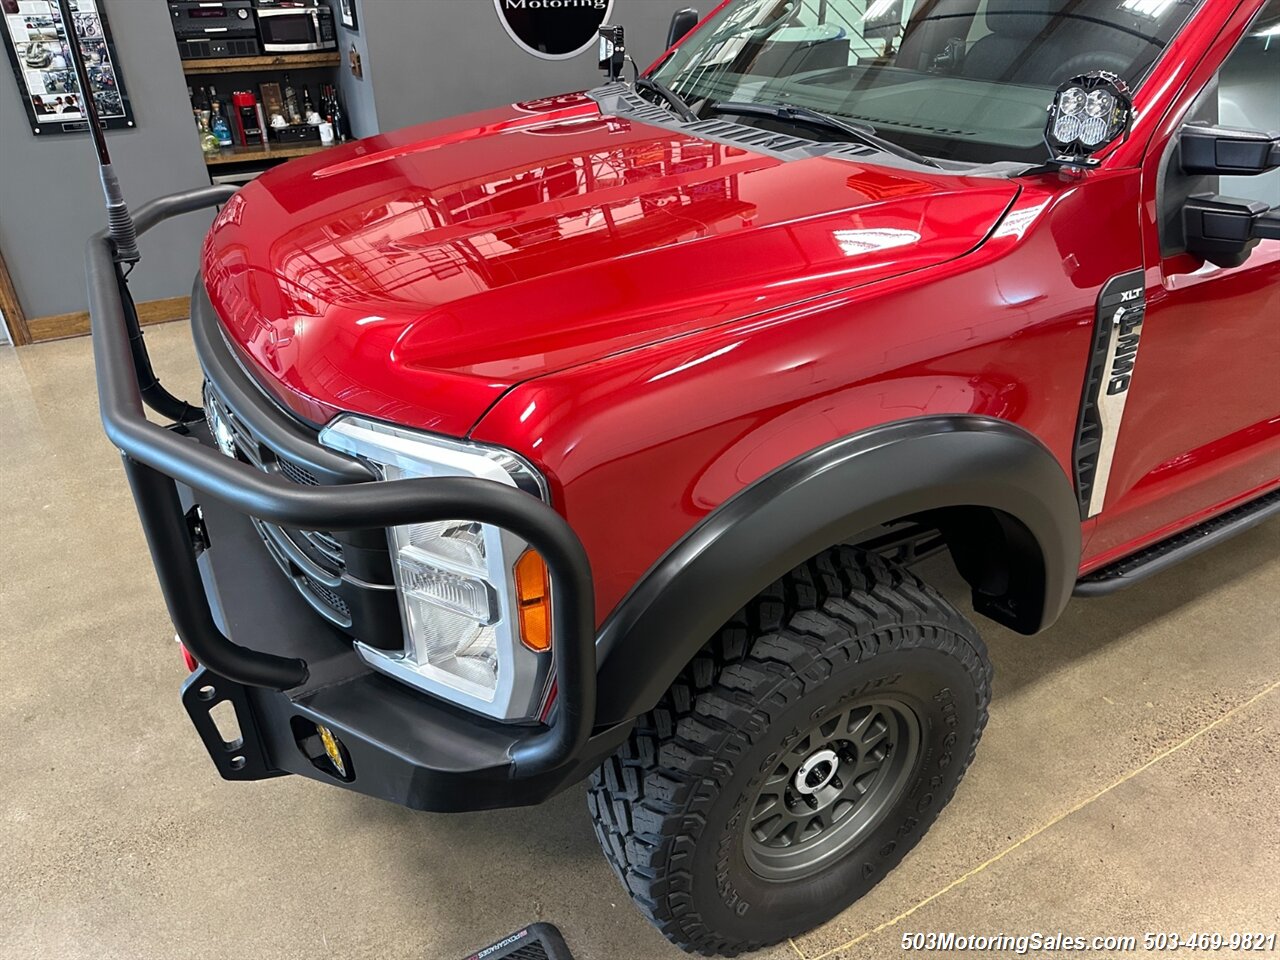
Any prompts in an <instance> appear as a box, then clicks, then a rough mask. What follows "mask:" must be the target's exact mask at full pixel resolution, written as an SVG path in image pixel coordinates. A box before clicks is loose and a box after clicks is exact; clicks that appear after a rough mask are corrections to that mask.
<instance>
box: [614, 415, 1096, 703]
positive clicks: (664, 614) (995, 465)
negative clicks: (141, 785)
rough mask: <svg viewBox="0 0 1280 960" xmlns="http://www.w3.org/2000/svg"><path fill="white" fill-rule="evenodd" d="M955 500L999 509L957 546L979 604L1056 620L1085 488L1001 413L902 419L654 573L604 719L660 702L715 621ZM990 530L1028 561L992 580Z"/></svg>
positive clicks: (1031, 624) (776, 487) (740, 500)
mask: <svg viewBox="0 0 1280 960" xmlns="http://www.w3.org/2000/svg"><path fill="white" fill-rule="evenodd" d="M949 507H986V508H990V513H991V515H992V516H993V517H997V518H999V519H998V520H997V521H995V523H994V524H992V525H990V526H989V528H984V527H979V528H970V529H968V531H967V536H966V537H965V540H966V544H967V545H966V548H965V552H966V553H967V556H962V555H961V553H959V552H957V547H956V545H955V544H954V543H952V544H951V549H952V552H953V555H954V556H955V558H956V561H957V565H958V566H959V567H960V569H961V572H962V573H963V574H964V575H965V576H966V579H968V580H969V582H970V584H971V585H972V586H973V587H974V601H975V604H976V605H977V607H978V609H979V610H981V612H983V613H984V614H986V615H988V616H991V617H992V618H993V619H996V620H999V621H1000V622H1002V623H1005V624H1007V625H1008V626H1010V627H1012V628H1013V629H1015V630H1018V631H1019V632H1021V633H1035V632H1036V631H1038V630H1041V629H1044V628H1045V627H1047V626H1048V625H1049V624H1051V623H1052V622H1053V621H1054V620H1055V619H1057V617H1058V615H1059V614H1060V613H1061V612H1062V609H1063V607H1064V606H1065V605H1066V603H1067V600H1068V599H1069V598H1070V596H1071V591H1072V588H1073V587H1074V585H1075V582H1076V578H1077V575H1078V573H1079V565H1080V549H1081V535H1080V508H1079V504H1078V502H1077V500H1076V495H1075V490H1074V488H1073V486H1072V483H1071V480H1070V478H1069V477H1068V476H1067V474H1066V472H1065V471H1064V470H1063V468H1062V465H1061V464H1060V463H1059V462H1058V460H1057V458H1056V457H1055V456H1054V455H1053V453H1052V452H1051V451H1050V450H1049V449H1048V448H1047V447H1046V446H1045V445H1044V444H1043V443H1041V442H1040V440H1038V439H1037V438H1036V437H1035V436H1033V435H1032V434H1031V433H1029V432H1028V431H1026V430H1025V429H1023V428H1022V427H1019V426H1017V425H1015V424H1013V423H1010V422H1008V421H1005V420H998V419H995V418H992V417H985V416H978V415H970V414H957V415H945V416H930V417H917V418H912V419H908V420H900V421H895V422H893V423H888V424H884V425H882V426H877V427H874V428H872V429H870V430H867V431H865V432H862V433H858V434H855V435H853V436H850V437H845V438H842V439H840V440H836V441H833V442H832V443H829V444H827V445H825V446H822V447H819V448H817V449H815V450H812V451H810V452H808V453H805V454H802V455H801V456H799V457H797V458H796V459H794V460H791V461H790V462H788V463H786V464H784V465H782V466H781V467H779V468H777V469H776V470H774V471H772V472H771V473H769V474H766V475H765V476H764V477H761V478H760V479H759V480H756V481H755V482H753V483H752V484H750V485H749V486H747V487H746V488H744V489H743V490H741V491H739V492H738V493H737V494H735V495H734V496H733V497H731V498H730V499H729V500H727V501H725V502H724V503H723V504H721V505H720V506H719V507H717V508H716V509H715V510H713V511H712V512H711V513H710V514H708V515H707V516H706V517H704V518H703V519H702V520H701V521H700V522H699V523H698V525H697V526H695V527H694V528H693V529H692V530H690V531H689V533H687V534H686V535H685V536H684V537H682V538H681V539H680V540H679V541H678V542H677V543H676V544H675V545H674V546H672V547H671V548H670V549H669V550H668V551H667V552H666V553H665V554H664V555H663V556H662V557H661V558H660V559H659V560H658V561H657V562H656V563H655V564H654V565H653V566H652V567H651V568H650V569H649V570H648V572H646V574H645V575H644V577H642V578H641V579H640V580H639V581H638V582H637V583H636V585H635V586H634V587H633V588H632V589H631V591H630V592H629V593H628V594H627V596H626V597H625V598H623V600H622V601H621V602H620V603H619V604H618V606H617V607H616V608H615V609H614V610H613V612H612V613H611V614H610V615H609V617H608V618H607V619H606V621H605V622H604V624H603V626H602V627H601V629H600V633H599V635H598V638H597V656H598V660H599V663H600V670H599V684H598V698H597V704H598V708H597V709H598V713H597V724H607V723H615V722H619V721H623V720H628V719H631V718H632V717H636V716H639V715H640V714H641V713H644V712H645V711H646V710H649V709H650V708H652V707H653V706H654V705H655V704H656V703H657V701H658V699H659V698H660V697H661V696H662V694H663V692H664V691H666V689H667V688H668V687H669V686H670V685H671V683H672V681H673V680H675V678H676V676H677V675H678V674H679V672H680V671H681V670H682V669H683V668H684V666H685V664H687V663H688V662H689V661H690V659H692V657H693V656H694V655H695V654H696V653H697V652H698V650H699V649H700V648H701V647H702V646H703V645H704V644H705V643H706V641H707V640H708V639H709V638H710V637H711V636H713V635H714V633H715V632H716V630H718V629H719V628H720V627H721V626H722V625H723V624H724V623H726V622H727V621H728V620H729V619H730V618H731V617H732V616H733V614H734V613H736V612H737V611H738V610H739V609H741V607H742V606H743V605H744V604H746V603H747V601H749V600H750V599H751V598H752V597H754V596H755V595H756V594H758V593H759V592H760V591H761V590H763V589H764V588H765V587H767V586H768V585H769V584H770V583H772V582H773V581H775V580H777V579H778V578H779V577H781V576H782V575H783V574H785V573H786V572H787V571H789V570H791V569H793V568H795V567H796V566H798V565H799V564H801V563H802V562H804V561H805V560H807V559H808V558H810V557H812V556H814V555H815V554H817V553H819V552H821V551H822V550H824V549H826V548H827V547H830V546H832V545H834V544H837V543H841V542H843V541H845V540H848V539H850V538H852V537H855V536H857V535H859V534H861V533H865V532H867V531H869V530H871V529H873V528H875V527H877V526H878V525H880V524H882V523H887V522H889V521H891V520H896V519H899V518H902V517H905V516H910V515H915V514H920V513H926V514H927V513H930V512H938V514H937V515H939V516H943V517H945V516H946V515H947V514H946V508H949ZM984 512H985V511H984ZM944 532H945V531H944ZM992 533H994V534H995V535H996V536H997V537H999V538H1000V545H999V549H1001V550H1012V551H1013V552H1014V556H1015V558H1016V560H1017V562H1016V563H1004V564H1002V567H1003V568H1005V569H1006V572H1005V573H1004V574H1002V578H1000V580H999V582H997V583H994V584H993V583H991V582H986V583H984V582H982V581H983V578H984V575H983V573H982V567H983V562H984V554H988V555H989V554H990V553H992V552H993V551H994V550H995V548H994V547H992V546H990V543H989V542H988V541H987V540H986V537H987V536H988V535H989V534H992ZM949 539H950V538H949Z"/></svg>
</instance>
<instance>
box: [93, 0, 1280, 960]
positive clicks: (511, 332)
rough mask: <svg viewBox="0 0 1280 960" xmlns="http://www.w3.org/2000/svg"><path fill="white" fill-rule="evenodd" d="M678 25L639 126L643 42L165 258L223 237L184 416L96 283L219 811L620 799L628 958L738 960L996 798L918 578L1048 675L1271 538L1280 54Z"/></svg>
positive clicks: (1083, 11) (952, 0) (845, 10)
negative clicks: (297, 787) (645, 942)
mask: <svg viewBox="0 0 1280 960" xmlns="http://www.w3.org/2000/svg"><path fill="white" fill-rule="evenodd" d="M689 19H690V17H689V15H688V13H687V12H684V11H682V12H681V14H679V15H678V16H677V22H676V26H677V27H678V29H673V31H672V33H673V35H672V38H671V40H672V44H671V48H670V49H669V50H667V51H666V53H665V54H664V55H663V56H662V57H661V58H660V59H659V60H658V62H657V63H656V64H654V65H653V66H652V67H650V68H649V69H648V70H647V71H646V72H645V73H643V75H638V76H636V77H635V79H634V80H633V81H630V82H628V81H626V80H621V79H619V78H618V77H617V71H616V63H617V61H618V60H620V59H621V56H620V54H622V45H621V43H620V38H619V37H618V36H617V34H616V32H614V33H611V34H610V35H609V36H610V44H611V47H612V49H611V50H610V51H608V53H609V54H610V55H609V56H608V57H606V59H607V61H608V65H609V73H610V77H609V78H608V82H606V83H605V84H603V85H602V86H600V87H598V88H596V89H594V90H590V91H587V92H585V93H576V94H571V95H566V96H563V97H559V98H551V99H545V100H539V101H535V102H526V103H518V104H514V105H512V106H509V107H504V108H500V109H494V110H489V111H486V112H483V113H480V114H476V115H472V116H468V117H463V118H458V119H451V120H443V121H440V122H437V123H431V124H427V125H424V126H421V127H416V128H413V129H408V130H402V131H398V132H394V133H390V134H386V135H382V136H378V137H373V138H370V139H367V140H362V141H359V142H355V143H352V144H350V145H347V146H344V147H339V148H335V149H332V150H329V151H326V152H325V153H323V154H321V155H319V156H315V157H310V158H306V159H302V160H298V161H295V162H291V163H288V164H285V165H284V166H281V167H278V168H276V169H274V170H271V171H270V172H268V173H266V174H264V175H263V176H261V177H260V178H258V179H257V180H255V181H254V182H252V183H250V184H249V185H247V186H245V187H244V188H243V189H240V190H238V191H232V190H230V189H229V188H224V187H212V188H204V189H201V190H196V191H193V192H191V193H188V194H181V195H176V196H172V197H166V198H162V199H160V200H157V201H153V202H152V203H151V204H149V205H147V207H146V208H144V209H143V210H141V211H140V213H139V216H138V223H137V226H138V228H139V229H140V230H146V229H148V228H149V227H151V226H152V225H154V224H155V223H157V222H159V221H160V220H163V219H165V218H167V217H170V216H174V215H177V214H180V213H184V212H187V211H190V210H195V209H199V208H201V207H207V206H210V205H215V204H216V205H220V210H219V212H218V213H217V216H216V219H215V220H214V223H213V227H212V229H211V230H210V231H209V234H208V238H207V240H206V242H205V244H204V248H203V254H202V258H201V263H200V269H199V275H198V277H197V278H196V281H195V285H194V288H193V292H192V306H193V316H192V330H193V335H194V342H195V347H196V351H197V354H198V356H199V360H200V362H201V364H202V366H203V369H204V372H205V375H206V385H205V391H204V398H203V402H202V403H201V404H199V405H186V404H183V403H181V402H179V401H177V400H176V399H175V398H173V397H171V396H170V395H169V394H168V393H167V392H166V391H165V390H164V388H163V387H161V386H160V385H159V383H158V382H157V381H156V380H155V377H154V375H153V374H152V372H151V368H150V364H149V362H148V360H147V357H146V352H145V348H144V347H143V346H142V341H141V339H140V337H138V336H134V334H136V332H137V325H136V317H135V316H134V313H133V309H132V302H131V301H130V299H129V297H128V291H127V288H126V286H125V284H124V282H123V271H122V269H121V266H120V263H119V260H120V259H121V258H120V256H119V249H118V247H117V245H114V244H113V243H112V242H111V241H110V240H109V239H108V238H107V237H105V236H99V237H97V238H95V239H94V240H93V241H92V242H91V244H90V247H89V285H90V295H91V312H92V317H93V337H94V347H95V352H96V359H97V375H98V378H99V382H100V391H101V401H102V411H103V420H104V423H105V425H106V429H107V432H108V434H109V436H110V437H111V439H112V440H113V442H114V443H115V444H116V445H117V446H118V447H119V448H120V449H121V451H122V452H123V454H124V463H125V468H126V472H127V474H128V478H129V481H130V483H131V484H132V487H133V489H134V491H135V494H136V500H137V506H138V511H139V513H140V515H141V517H142V520H143V525H144V527H145V529H146V532H147V536H148V540H149V544H150V547H151V550H152V553H153V555H154V558H155V562H156V570H157V573H158V576H159V579H160V583H161V586H162V588H163V592H164V595H165V598H166V601H167V603H168V606H169V610H170V613H171V615H172V618H173V620H174V623H175V626H176V628H177V630H178V635H179V638H180V640H181V642H182V644H183V648H184V651H186V653H187V656H188V661H189V665H190V666H191V668H192V670H193V671H194V672H193V673H192V674H191V676H190V678H189V679H188V681H187V683H186V685H185V687H184V688H183V693H182V699H183V702H184V704H185V706H186V708H187V710H188V711H189V713H190V715H191V718H192V720H193V721H194V724H195V727H196V729H197V730H198V731H199V733H200V735H201V736H202V738H203V739H204V742H205V743H206V745H207V747H208V749H209V753H210V755H211V757H212V758H213V761H214V763H215V765H216V766H217V769H218V771H219V772H220V773H221V774H222V775H223V776H224V777H227V778H229V779H234V780H253V779H261V778H266V777H273V776H277V775H281V774H285V773H294V774H301V775H303V776H307V777H311V778H313V779H316V780H320V781H323V782H328V783H332V784H335V785H338V786H342V787H345V788H347V789H350V790H355V791H359V792H361V793H366V794H370V795H373V796H377V797H381V798H384V799H387V800H390V801H392V802H395V803H399V804H404V805H406V806H409V807H414V808H419V809H424V810H436V811H454V810H475V809H481V808H492V807H502V806H513V805H519V804H531V803H537V802H539V801H541V800H543V799H544V798H546V797H548V796H550V795H552V794H554V793H556V792H558V791H560V790H563V789H565V788H567V787H569V786H571V785H572V784H575V783H577V782H579V781H581V780H582V779H584V778H587V779H588V781H589V787H588V803H589V805H590V809H591V814H592V816H593V818H594V820H595V824H596V830H597V833H598V835H599V839H600V844H601V846H602V848H603V850H604V853H605V855H606V856H607V857H608V858H609V860H610V862H611V863H612V864H613V866H614V868H615V870H616V871H617V874H618V876H619V877H620V878H621V880H622V882H623V883H624V884H625V886H626V889H627V890H628V892H629V893H630V895H631V896H632V898H633V899H634V901H635V903H636V905H637V906H638V907H639V908H640V909H641V910H643V911H644V912H645V913H646V914H647V915H648V916H649V917H650V918H651V919H652V921H653V922H654V924H656V925H657V926H658V928H659V929H660V930H661V931H662V932H663V933H664V934H665V935H666V936H667V937H668V938H670V939H671V940H672V941H673V942H675V943H676V944H678V945H680V946H682V947H684V948H686V949H688V950H691V951H698V952H702V953H719V954H725V955H732V954H735V953H739V952H742V951H747V950H752V949H756V948H758V947H760V946H762V945H765V944H769V943H772V942H775V941H778V940H780V939H782V938H784V937H787V936H789V935H794V934H798V933H800V932H801V931H804V930H806V929H808V928H811V927H812V926H814V925H815V924H818V923H820V922H822V921H823V920H825V919H827V918H828V917H830V916H832V915H833V914H835V913H836V912H838V911H839V910H841V909H843V908H844V907H845V906H847V905H848V904H849V903H850V902H852V901H853V900H855V899H856V898H858V897H859V896H861V895H862V894H864V893H865V892H866V891H867V890H868V889H870V888H871V887H872V886H873V885H874V884H876V883H877V882H878V881H879V880H880V879H881V878H883V877H884V875H885V874H886V873H887V872H888V871H889V870H891V869H892V868H893V866H894V865H895V864H896V863H898V861H900V860H901V859H902V857H903V856H904V855H905V854H906V853H907V852H908V851H909V850H910V849H911V848H912V847H913V846H914V845H915V844H916V843H917V842H918V841H919V840H920V838H921V836H922V835H923V834H924V833H925V831H926V830H927V829H928V828H929V826H930V824H931V823H932V822H933V820H934V819H935V818H936V817H937V816H938V814H939V812H940V811H941V809H942V808H943V807H944V806H945V805H946V803H947V801H948V800H949V798H950V797H951V795H952V794H953V792H954V791H955V790H956V788H957V786H958V784H959V782H960V779H961V777H962V775H963V773H964V771H965V768H966V767H967V766H968V764H969V762H970V760H971V759H972V758H973V756H974V750H975V748H976V747H977V743H978V739H979V736H980V734H981V732H982V729H983V726H984V724H985V722H986V719H987V707H988V701H989V699H990V695H991V669H992V668H991V664H990V662H989V661H988V657H987V653H986V650H985V648H984V646H983V643H982V640H981V639H980V637H979V634H978V631H977V629H976V628H975V626H974V625H973V624H971V623H970V622H969V621H968V620H967V619H966V618H965V617H964V616H962V615H961V614H960V613H959V612H957V610H956V609H955V607H953V606H952V605H951V604H950V603H949V602H948V601H947V600H946V599H944V598H943V596H942V595H940V594H939V593H938V592H937V590H936V589H935V588H934V587H932V586H931V585H930V584H929V583H926V582H924V581H923V580H922V579H920V578H919V576H918V575H917V574H916V573H913V572H912V566H913V565H914V564H915V563H916V561H918V560H919V559H921V558H923V557H926V556H929V555H931V554H933V553H937V552H941V551H946V552H947V553H948V554H949V555H950V557H951V558H952V559H953V560H954V563H955V566H956V567H957V569H958V571H959V573H960V574H961V575H962V576H963V578H964V579H965V580H966V581H967V582H968V584H969V585H970V586H971V588H972V599H973V606H974V608H975V609H976V610H977V611H978V613H979V614H981V615H982V616H983V617H987V618H990V619H992V620H995V621H996V622H998V623H1001V624H1004V625H1006V626H1008V627H1011V628H1012V629H1014V630H1016V631H1019V632H1022V633H1025V634H1034V633H1036V632H1037V631H1039V630H1043V629H1044V628H1045V627H1047V626H1048V625H1050V624H1052V623H1053V622H1054V620H1055V618H1057V616H1058V615H1059V614H1060V613H1061V611H1062V609H1063V607H1064V605H1065V604H1066V603H1067V601H1068V598H1069V597H1071V596H1072V595H1073V594H1075V595H1077V596H1095V595H1098V594H1103V593H1107V592H1109V591H1112V590H1115V589H1118V588H1120V587H1124V586H1127V585H1129V584H1131V583H1134V582H1136V581H1138V580H1141V579H1142V578H1143V577H1145V576H1148V575H1150V574H1153V573H1155V572H1157V571H1159V570H1160V569H1161V568H1163V567H1165V566H1166V565H1168V564H1170V563H1173V562H1175V561H1177V560H1179V559H1182V558H1184V557H1186V556H1188V555H1190V554H1192V553H1195V552H1197V551H1200V550H1203V549H1205V548H1206V547H1208V546H1210V545H1212V544H1215V543H1217V542H1219V541H1221V540H1223V539H1225V538H1226V537H1229V536H1231V535H1232V534H1234V533H1236V532H1239V531H1241V530H1243V529H1245V528H1247V527H1249V526H1251V525H1253V524H1256V523H1258V522H1260V521H1261V520H1263V519H1264V518H1266V517H1268V516H1272V515H1275V514H1276V513H1277V512H1280V377H1278V376H1277V371H1280V240H1277V239H1276V238H1277V237H1280V212H1278V211H1276V210H1273V207H1275V206H1276V205H1277V204H1280V182H1278V181H1277V179H1276V178H1277V176H1278V174H1277V173H1276V172H1275V171H1276V168H1277V167H1278V166H1280V140H1278V139H1277V134H1276V133H1275V132H1274V131H1275V130H1276V129H1277V128H1280V115H1278V114H1277V110H1278V109H1280V85H1278V80H1280V70H1278V69H1277V61H1278V60H1280V2H1278V0H1266V2H1265V3H1264V2H1263V0H1198V2H1197V0H1070V2H1066V0H1030V2H1011V0H923V2H912V0H905V2H901V0H873V2H869V3H863V2H860V0H858V2H855V0H825V2H821V3H819V2H801V0H730V2H727V3H725V4H722V5H721V6H719V7H718V8H717V9H716V10H715V11H714V12H712V13H711V15H710V16H708V17H707V18H706V19H704V20H703V21H702V22H701V23H699V24H697V25H696V26H695V27H694V28H693V29H692V31H691V32H687V33H686V32H685V28H686V27H687V26H688V20H689ZM1268 171H1270V172H1268ZM144 402H145V403H147V404H150V405H151V406H153V407H154V408H156V409H157V410H160V411H161V412H162V413H165V414H167V415H168V416H169V417H170V418H171V419H172V420H173V421H174V423H173V424H172V425H171V426H169V427H162V426H160V425H158V424H155V423H152V422H149V421H147V420H146V419H145V418H144V416H143V406H144ZM226 704H230V707H226V706H225V705H226ZM228 710H229V711H230V712H232V713H234V718H235V720H236V721H237V723H236V726H238V732H237V733H232V732H229V730H228V726H229V725H228V724H227V723H226V722H225V720H220V719H219V717H218V713H219V712H220V711H228Z"/></svg>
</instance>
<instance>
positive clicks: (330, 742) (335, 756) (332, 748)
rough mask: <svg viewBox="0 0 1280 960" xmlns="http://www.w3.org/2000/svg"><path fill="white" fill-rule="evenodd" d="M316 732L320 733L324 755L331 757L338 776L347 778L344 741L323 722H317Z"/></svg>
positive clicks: (330, 759) (330, 760)
mask: <svg viewBox="0 0 1280 960" xmlns="http://www.w3.org/2000/svg"><path fill="white" fill-rule="evenodd" d="M316 733H318V734H320V742H321V743H322V744H324V755H325V756H326V757H328V758H329V762H330V763H331V764H333V769H334V770H336V771H337V772H338V776H340V777H341V778H342V779H343V780H346V779H347V762H346V760H345V759H344V758H343V756H342V754H343V749H342V742H341V741H340V740H338V738H337V737H336V736H334V734H333V731H332V730H330V729H329V728H328V727H326V726H325V725H324V724H323V723H317V724H316Z"/></svg>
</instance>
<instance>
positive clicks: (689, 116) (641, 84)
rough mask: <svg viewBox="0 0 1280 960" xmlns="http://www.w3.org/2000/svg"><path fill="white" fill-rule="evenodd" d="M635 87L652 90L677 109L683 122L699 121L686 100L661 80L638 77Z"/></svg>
mask: <svg viewBox="0 0 1280 960" xmlns="http://www.w3.org/2000/svg"><path fill="white" fill-rule="evenodd" d="M635 85H636V87H637V89H640V90H652V91H653V92H654V93H656V94H657V95H658V96H660V97H661V98H662V99H663V100H665V101H667V103H669V104H671V106H672V107H673V108H674V109H675V112H676V113H677V114H679V115H680V119H681V120H697V119H698V115H697V114H696V113H694V112H693V110H692V108H691V107H690V106H689V104H687V103H685V101H684V98H683V97H681V96H680V94H678V93H676V92H675V91H674V90H672V89H671V88H670V87H668V86H667V85H666V84H665V83H663V82H662V81H661V80H655V79H654V78H653V77H636V82H635Z"/></svg>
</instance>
